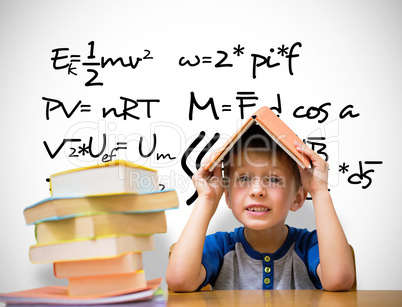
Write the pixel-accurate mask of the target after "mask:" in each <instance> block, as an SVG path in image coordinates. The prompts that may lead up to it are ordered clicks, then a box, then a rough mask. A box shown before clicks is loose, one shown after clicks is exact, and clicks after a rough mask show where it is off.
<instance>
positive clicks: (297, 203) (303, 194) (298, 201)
mask: <svg viewBox="0 0 402 307" xmlns="http://www.w3.org/2000/svg"><path fill="white" fill-rule="evenodd" d="M306 198H307V191H306V190H305V189H304V188H303V187H302V186H301V187H300V188H299V191H297V193H296V195H295V199H294V201H293V204H292V205H291V206H290V211H297V210H299V209H300V208H301V207H302V206H303V204H304V202H305V200H306Z"/></svg>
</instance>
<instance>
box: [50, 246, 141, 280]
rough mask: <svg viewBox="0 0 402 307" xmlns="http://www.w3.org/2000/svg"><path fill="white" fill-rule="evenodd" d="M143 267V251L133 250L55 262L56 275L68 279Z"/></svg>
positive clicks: (116, 272)
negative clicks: (105, 255) (99, 256)
mask: <svg viewBox="0 0 402 307" xmlns="http://www.w3.org/2000/svg"><path fill="white" fill-rule="evenodd" d="M142 268H143V259H142V253H132V252H128V253H125V254H123V255H120V256H117V257H111V258H95V259H88V260H75V261H63V262H54V263H53V272H54V276H55V277H57V278H67V279H69V278H74V277H85V276H100V275H111V274H124V273H132V272H135V271H138V270H140V269H142Z"/></svg>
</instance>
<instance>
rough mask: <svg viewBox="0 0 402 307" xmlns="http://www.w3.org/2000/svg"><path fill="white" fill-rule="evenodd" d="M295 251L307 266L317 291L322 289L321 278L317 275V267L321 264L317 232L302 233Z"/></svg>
mask: <svg viewBox="0 0 402 307" xmlns="http://www.w3.org/2000/svg"><path fill="white" fill-rule="evenodd" d="M295 250H296V252H297V253H298V255H299V257H300V258H301V259H303V261H304V263H305V264H306V267H307V270H308V274H309V277H310V279H311V281H312V282H313V284H314V286H315V287H316V288H317V289H322V285H321V281H320V278H319V277H318V275H317V266H318V264H319V263H320V254H319V251H318V239H317V231H316V230H314V231H312V232H309V231H308V230H306V229H303V230H302V231H300V233H299V237H298V239H297V243H296V246H295Z"/></svg>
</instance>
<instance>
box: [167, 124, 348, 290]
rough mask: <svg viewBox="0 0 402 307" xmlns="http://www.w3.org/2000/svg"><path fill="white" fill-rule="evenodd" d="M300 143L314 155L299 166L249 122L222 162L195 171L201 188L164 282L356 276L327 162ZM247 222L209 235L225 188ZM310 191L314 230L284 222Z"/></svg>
mask: <svg viewBox="0 0 402 307" xmlns="http://www.w3.org/2000/svg"><path fill="white" fill-rule="evenodd" d="M302 146H303V145H302V144H295V147H296V149H297V150H298V151H299V152H301V153H303V154H304V155H306V156H307V157H308V158H309V159H310V160H311V165H312V168H311V169H304V170H303V169H301V168H300V167H298V165H297V164H296V162H295V161H293V160H292V159H291V158H290V157H289V156H288V155H287V154H286V153H285V152H284V151H283V150H282V149H281V148H280V147H279V146H276V144H275V143H274V142H273V141H272V140H271V139H269V137H267V136H266V134H265V133H264V132H262V130H261V128H260V127H258V126H257V125H254V126H252V127H251V128H250V129H249V130H248V131H247V132H246V133H245V134H244V135H243V136H242V137H241V138H240V139H239V141H238V142H237V143H236V144H235V146H234V147H233V148H232V149H231V151H230V153H229V155H228V158H227V159H226V160H224V174H225V177H224V179H222V174H221V172H222V171H221V170H222V166H221V165H218V166H216V167H215V169H214V170H213V172H212V173H211V172H208V171H206V170H204V169H203V168H202V167H201V168H200V170H199V171H198V172H197V173H196V174H195V175H194V176H193V182H194V185H195V187H196V189H197V192H198V199H197V201H196V203H195V205H194V208H193V211H192V214H191V216H190V219H189V221H188V223H187V225H186V226H185V228H184V230H183V232H182V234H181V236H180V238H179V240H178V242H177V243H176V245H175V248H174V250H173V251H172V254H171V256H170V259H169V264H168V270H167V273H166V280H167V284H168V285H169V287H170V289H171V290H173V291H176V292H190V291H196V290H199V289H201V288H202V287H203V286H205V285H207V284H211V285H212V286H213V289H316V288H317V289H320V288H323V289H325V290H329V291H345V290H349V289H350V288H351V286H352V285H353V282H354V278H355V276H354V263H353V257H352V254H351V250H350V247H349V245H348V242H347V240H346V237H345V235H344V233H343V230H342V227H341V225H340V223H339V220H338V218H337V215H336V212H335V210H334V207H333V204H332V200H331V197H330V195H329V192H328V187H327V180H328V164H327V163H326V162H325V161H324V160H323V159H322V158H321V157H320V156H319V155H318V154H316V153H315V152H314V151H312V150H311V149H309V148H308V147H306V146H303V147H302ZM223 192H224V194H225V200H226V203H227V205H228V207H229V208H230V209H231V210H232V213H233V215H234V216H235V217H236V219H237V220H238V221H239V222H240V223H241V224H243V226H244V227H240V228H237V229H235V230H234V231H233V232H231V233H226V232H218V233H216V234H213V235H209V236H206V233H207V228H208V225H209V222H210V220H211V218H212V216H213V215H214V213H215V211H216V208H217V206H218V203H219V200H220V198H221V196H222V194H223ZM307 193H310V195H311V197H312V200H313V206H314V211H315V217H316V227H317V230H316V231H313V232H309V231H307V230H306V229H304V230H302V229H296V228H292V227H289V226H287V225H285V220H286V217H287V214H288V213H289V210H292V211H297V210H298V209H300V208H301V207H302V205H303V203H304V201H305V198H306V196H307Z"/></svg>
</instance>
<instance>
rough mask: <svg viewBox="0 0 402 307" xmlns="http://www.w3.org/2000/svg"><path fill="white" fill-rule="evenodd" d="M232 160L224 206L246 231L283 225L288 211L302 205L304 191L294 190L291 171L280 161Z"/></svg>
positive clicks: (266, 158) (264, 157) (258, 157)
mask: <svg viewBox="0 0 402 307" xmlns="http://www.w3.org/2000/svg"><path fill="white" fill-rule="evenodd" d="M234 161H235V163H233V164H235V165H233V166H230V170H229V184H228V187H227V189H225V197H226V203H227V205H228V206H229V208H231V209H232V212H233V215H234V216H235V217H236V219H237V220H238V221H239V222H240V223H242V224H243V225H244V226H245V227H246V228H250V229H253V230H264V229H269V228H273V227H275V226H279V227H280V226H283V225H284V223H285V220H286V217H287V215H288V213H289V210H292V211H296V210H298V209H299V208H300V207H301V206H302V205H303V202H304V200H305V194H304V192H303V189H302V188H300V189H299V190H298V191H296V188H295V180H294V178H293V175H292V170H291V168H290V167H289V166H288V165H287V164H286V163H285V161H283V159H280V158H276V159H272V158H270V157H269V156H268V155H261V154H259V155H256V154H252V155H247V156H245V155H244V154H239V155H238V156H236V157H235V159H234Z"/></svg>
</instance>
